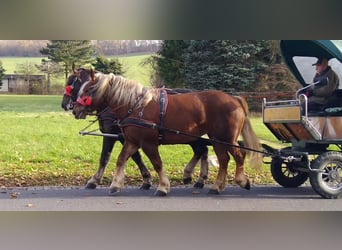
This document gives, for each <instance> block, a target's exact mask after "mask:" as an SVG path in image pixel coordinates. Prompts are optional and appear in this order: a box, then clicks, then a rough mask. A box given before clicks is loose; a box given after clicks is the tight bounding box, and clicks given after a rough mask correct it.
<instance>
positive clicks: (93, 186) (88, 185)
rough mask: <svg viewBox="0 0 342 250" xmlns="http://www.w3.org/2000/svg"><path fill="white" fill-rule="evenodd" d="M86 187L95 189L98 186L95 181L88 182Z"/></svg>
mask: <svg viewBox="0 0 342 250" xmlns="http://www.w3.org/2000/svg"><path fill="white" fill-rule="evenodd" d="M85 188H86V189H95V188H96V184H95V183H87V185H86V187H85Z"/></svg>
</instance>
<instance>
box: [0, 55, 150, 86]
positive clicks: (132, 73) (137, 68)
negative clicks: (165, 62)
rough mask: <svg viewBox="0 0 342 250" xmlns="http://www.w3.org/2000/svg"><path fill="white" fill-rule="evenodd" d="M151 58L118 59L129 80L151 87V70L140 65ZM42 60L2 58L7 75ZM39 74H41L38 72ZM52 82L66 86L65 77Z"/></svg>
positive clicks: (133, 56) (127, 57) (62, 76)
mask: <svg viewBox="0 0 342 250" xmlns="http://www.w3.org/2000/svg"><path fill="white" fill-rule="evenodd" d="M149 56H150V55H149V54H148V55H126V56H120V57H118V59H119V61H120V62H121V63H122V66H123V69H124V71H125V77H127V78H129V79H134V80H137V81H139V82H141V83H142V84H143V85H145V86H149V85H150V74H151V69H149V68H147V67H142V66H141V65H140V64H141V62H142V61H143V60H144V59H146V58H147V57H149ZM42 59H43V57H0V61H2V64H3V67H4V69H5V70H6V72H5V74H13V73H14V72H15V71H16V70H17V65H18V64H24V63H27V62H31V63H34V64H40V63H41V60H42ZM70 70H71V69H70ZM38 74H40V73H39V72H38ZM52 82H53V83H52V84H53V85H61V86H64V84H65V79H64V75H61V76H60V77H58V78H53V79H52ZM61 89H62V88H61Z"/></svg>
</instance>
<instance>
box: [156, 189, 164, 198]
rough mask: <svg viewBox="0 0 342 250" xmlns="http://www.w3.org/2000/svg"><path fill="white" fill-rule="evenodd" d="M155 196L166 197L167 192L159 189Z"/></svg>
mask: <svg viewBox="0 0 342 250" xmlns="http://www.w3.org/2000/svg"><path fill="white" fill-rule="evenodd" d="M155 196H159V197H165V196H166V193H165V192H163V191H160V190H157V192H156V193H155Z"/></svg>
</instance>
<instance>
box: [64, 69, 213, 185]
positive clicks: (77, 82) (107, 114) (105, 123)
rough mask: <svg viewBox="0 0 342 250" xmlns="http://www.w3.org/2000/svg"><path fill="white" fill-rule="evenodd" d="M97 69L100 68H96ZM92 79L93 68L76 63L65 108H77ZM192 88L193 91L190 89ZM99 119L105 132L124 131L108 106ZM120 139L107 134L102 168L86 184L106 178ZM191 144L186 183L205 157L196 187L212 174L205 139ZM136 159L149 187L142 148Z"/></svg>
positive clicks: (185, 172) (98, 114)
mask: <svg viewBox="0 0 342 250" xmlns="http://www.w3.org/2000/svg"><path fill="white" fill-rule="evenodd" d="M95 73H96V72H95ZM89 80H90V70H88V69H84V68H78V69H76V68H75V65H73V67H72V74H71V75H70V76H69V77H68V79H67V83H66V86H65V91H64V95H63V100H62V108H63V109H64V110H66V111H67V110H70V109H72V108H73V105H74V103H75V102H76V99H77V96H78V93H79V90H80V88H81V87H82V85H83V84H84V83H85V82H87V81H89ZM170 91H171V92H172V94H176V93H179V92H184V90H170ZM188 92H189V91H188ZM97 116H98V121H99V127H100V131H101V132H102V133H107V134H121V129H120V127H119V126H118V125H117V124H116V121H117V118H116V116H115V115H114V114H113V112H111V111H110V110H108V109H106V111H104V112H98V113H97ZM117 140H119V141H120V142H121V143H122V144H123V143H124V138H123V137H122V136H121V137H119V138H114V137H107V136H104V137H103V143H102V151H101V157H100V161H99V168H98V171H97V172H96V174H94V175H93V176H92V178H91V179H90V180H88V182H87V185H86V188H91V189H94V188H96V186H97V185H98V184H100V183H101V180H102V178H103V174H104V171H105V169H106V166H107V165H108V162H109V159H110V155H111V152H112V149H113V147H114V144H115V142H116V141H117ZM190 146H191V147H192V149H193V152H194V156H193V157H192V159H191V161H190V162H189V163H188V164H187V165H186V167H185V169H184V174H183V183H184V184H189V183H191V181H192V173H193V171H194V168H195V166H196V164H197V163H198V161H200V160H201V170H200V174H199V177H198V180H197V181H196V183H195V184H194V187H195V188H203V186H204V182H205V180H206V179H207V177H208V149H207V147H206V143H205V142H201V141H196V142H191V143H190ZM132 159H133V161H134V162H135V163H136V164H137V165H138V167H139V170H140V173H141V175H142V177H143V184H142V186H141V187H140V189H144V190H147V189H149V188H150V186H151V182H150V178H151V174H150V172H149V170H148V169H147V168H146V166H145V164H144V162H143V161H142V159H141V155H140V153H139V151H137V152H136V153H134V154H133V155H132Z"/></svg>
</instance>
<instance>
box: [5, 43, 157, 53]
mask: <svg viewBox="0 0 342 250" xmlns="http://www.w3.org/2000/svg"><path fill="white" fill-rule="evenodd" d="M48 42H49V40H0V57H5V56H16V57H35V56H38V57H40V56H42V55H41V54H40V52H39V50H40V49H41V48H43V47H46V45H47V43H48ZM92 44H93V46H94V50H95V52H96V53H97V54H98V55H103V56H114V55H122V54H130V53H152V52H156V51H157V50H158V48H159V46H160V40H92Z"/></svg>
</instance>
